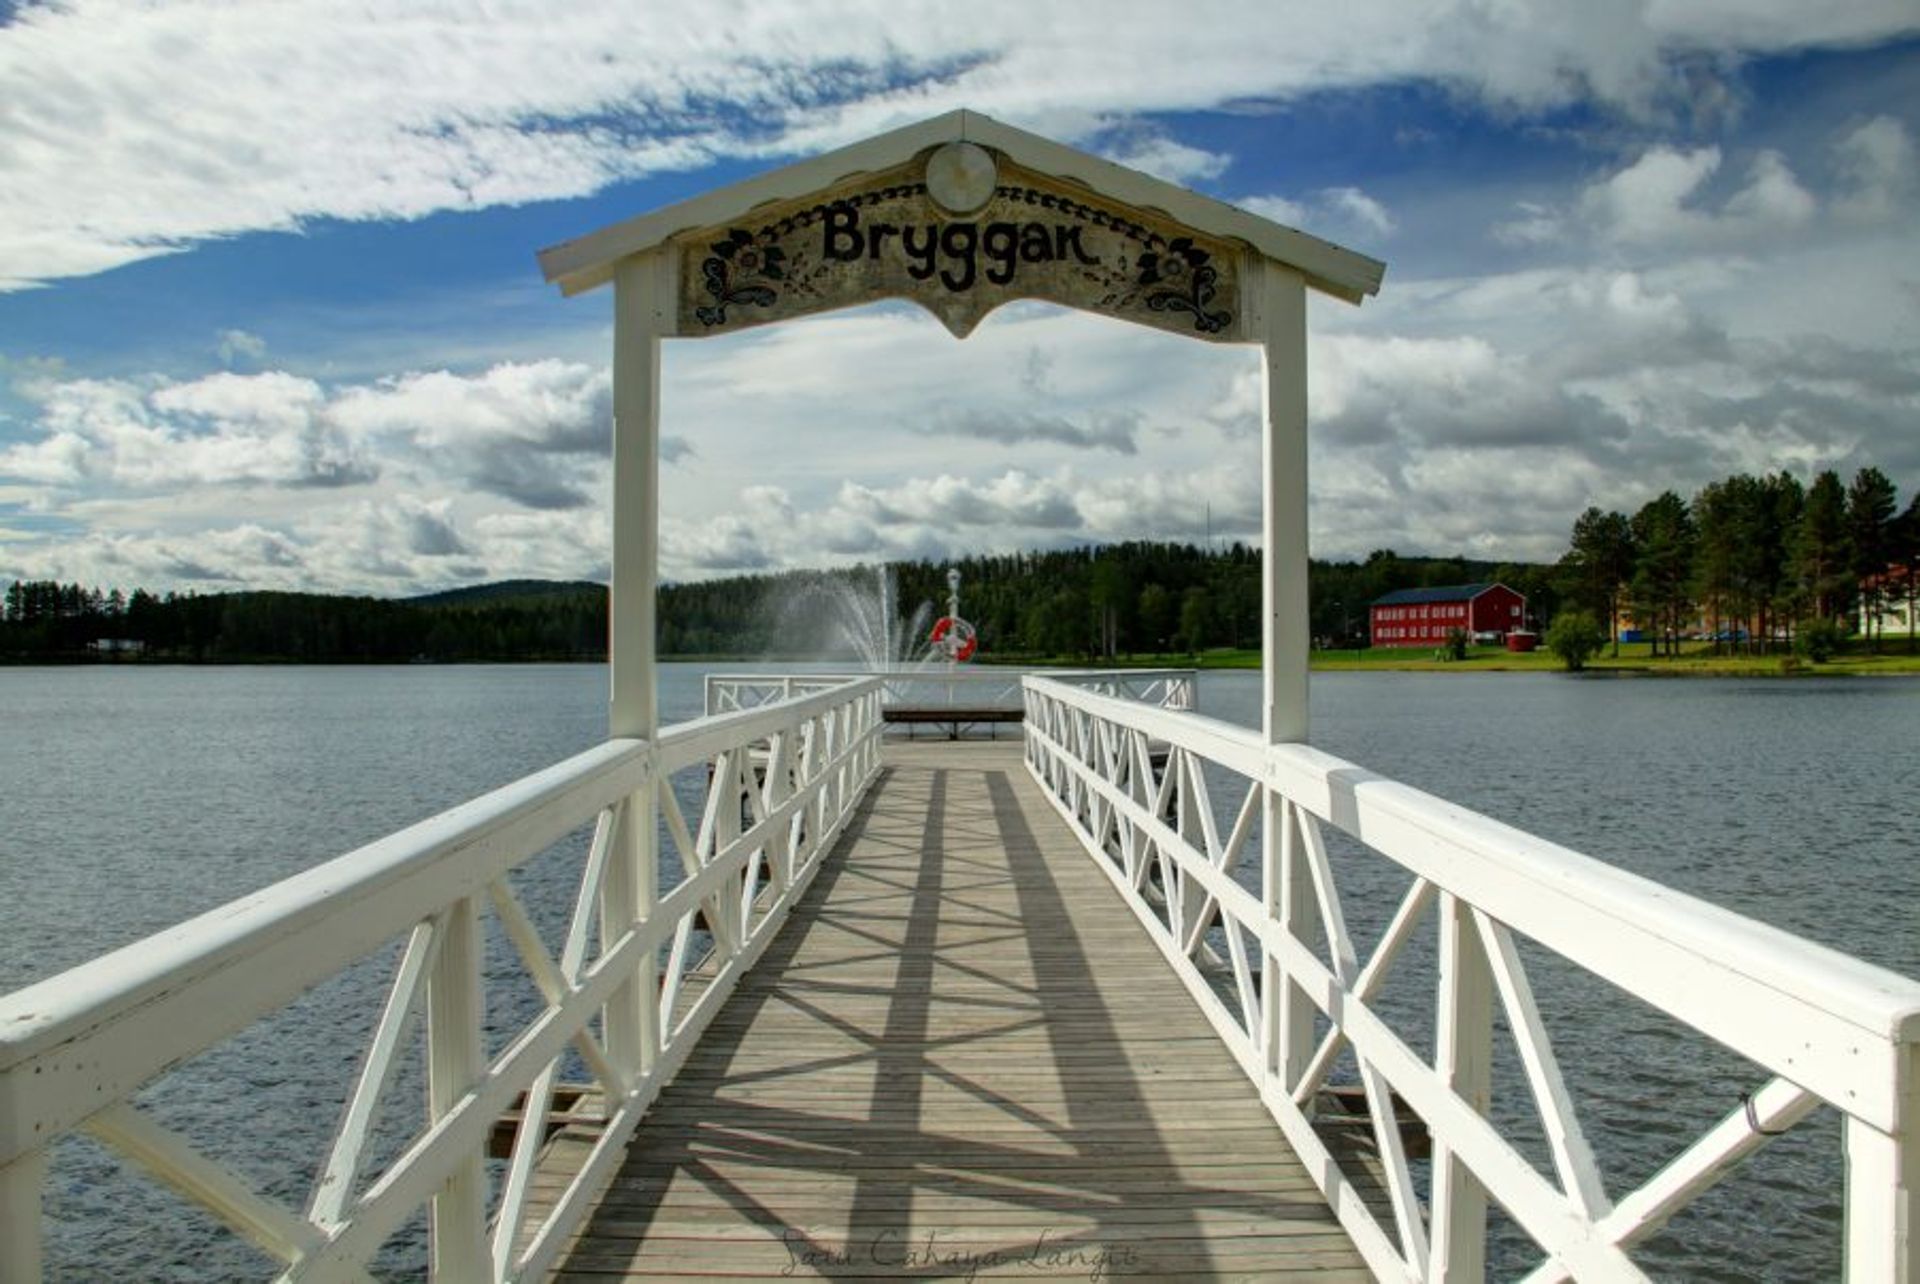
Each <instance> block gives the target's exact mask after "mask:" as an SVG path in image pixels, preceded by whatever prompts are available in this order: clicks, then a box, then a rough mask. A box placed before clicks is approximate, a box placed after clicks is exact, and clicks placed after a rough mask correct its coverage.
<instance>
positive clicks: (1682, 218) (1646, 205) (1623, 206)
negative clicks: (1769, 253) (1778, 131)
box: [1578, 147, 1817, 247]
mask: <svg viewBox="0 0 1920 1284" xmlns="http://www.w3.org/2000/svg"><path fill="white" fill-rule="evenodd" d="M1720 164H1721V152H1720V149H1719V148H1718V147H1700V148H1695V149H1694V150H1692V151H1681V150H1679V149H1676V148H1671V147H1653V148H1649V149H1648V150H1647V151H1646V152H1644V153H1643V154H1642V155H1641V157H1640V159H1638V160H1637V161H1635V162H1634V163H1633V164H1631V165H1629V166H1627V167H1626V168H1625V169H1622V170H1620V171H1619V172H1617V173H1615V174H1613V175H1610V176H1609V177H1607V178H1604V179H1601V180H1600V181H1598V182H1596V183H1594V184H1592V185H1591V186H1589V187H1588V188H1587V189H1586V191H1585V192H1583V193H1582V194H1581V196H1580V201H1579V206H1578V209H1579V213H1580V215H1581V216H1582V218H1583V220H1584V221H1585V223H1586V225H1587V226H1588V227H1590V228H1592V229H1593V230H1594V231H1595V232H1596V233H1597V234H1598V235H1599V236H1601V237H1602V238H1604V239H1606V240H1608V241H1613V242H1617V243H1621V244H1626V245H1633V246H1643V247H1644V246H1668V247H1671V246H1695V245H1711V244H1725V243H1738V242H1740V241H1742V240H1746V239H1751V238H1753V237H1758V236H1765V235H1770V234H1779V233H1787V232H1796V231H1799V230H1800V229H1802V228H1804V227H1805V226H1806V225H1807V224H1808V223H1809V222H1810V221H1811V220H1812V219H1813V216H1814V214H1815V212H1816V209H1817V204H1816V202H1815V200H1814V197H1813V195H1812V194H1811V193H1810V192H1808V191H1807V190H1806V188H1804V187H1802V186H1801V185H1800V182H1799V180H1798V179H1797V178H1795V177H1794V174H1793V171H1792V169H1791V168H1789V167H1788V165H1787V162H1786V158H1785V157H1783V156H1781V155H1780V154H1779V153H1778V152H1775V151H1770V150H1767V151H1761V152H1760V153H1758V154H1757V155H1756V156H1755V157H1754V159H1753V162H1752V164H1751V166H1750V167H1749V169H1748V171H1747V181H1746V183H1745V185H1744V186H1742V187H1741V188H1740V189H1739V190H1737V191H1735V192H1734V193H1733V194H1732V195H1731V196H1729V197H1728V198H1727V199H1726V201H1725V202H1724V203H1723V204H1722V205H1721V206H1720V208H1719V209H1717V210H1716V209H1714V208H1712V206H1711V203H1710V202H1709V201H1708V200H1706V199H1704V197H1703V189H1704V188H1705V186H1706V185H1707V183H1708V181H1709V180H1710V179H1711V178H1712V177H1713V176H1714V175H1715V173H1716V172H1717V171H1718V170H1719V168H1720Z"/></svg>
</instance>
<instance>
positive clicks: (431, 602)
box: [401, 580, 607, 606]
mask: <svg viewBox="0 0 1920 1284" xmlns="http://www.w3.org/2000/svg"><path fill="white" fill-rule="evenodd" d="M606 591H607V586H606V585H604V584H595V583H594V582H593V581H591V580H500V581H498V582H496V583H493V584H475V585H472V586H470V587H468V588H457V589H447V590H446V591H444V592H441V593H425V594H422V595H421V596H419V597H408V598H402V599H401V601H403V602H408V603H410V604H412V605H414V606H478V605H482V604H485V605H488V606H497V605H499V604H500V603H503V602H532V601H546V600H548V599H551V598H569V597H591V596H594V595H596V594H604V593H605V592H606Z"/></svg>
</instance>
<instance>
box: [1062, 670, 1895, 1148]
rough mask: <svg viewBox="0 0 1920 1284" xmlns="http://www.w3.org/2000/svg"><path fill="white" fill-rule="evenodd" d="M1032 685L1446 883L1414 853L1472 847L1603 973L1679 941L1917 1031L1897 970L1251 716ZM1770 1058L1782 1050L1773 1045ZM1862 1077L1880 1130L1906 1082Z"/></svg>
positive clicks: (1710, 1024)
mask: <svg viewBox="0 0 1920 1284" xmlns="http://www.w3.org/2000/svg"><path fill="white" fill-rule="evenodd" d="M1027 683H1028V685H1029V686H1033V687H1038V688H1040V689H1041V690H1043V691H1047V692H1048V694H1051V695H1054V696H1055V697H1056V698H1060V697H1062V696H1064V697H1065V698H1066V699H1067V700H1068V701H1069V702H1070V703H1074V704H1079V705H1082V706H1084V707H1085V708H1087V709H1088V711H1089V712H1093V713H1096V714H1098V716H1100V717H1102V718H1106V719H1109V720H1111V721H1114V722H1117V723H1120V724H1121V725H1124V726H1128V727H1132V728H1134V729H1137V730H1140V731H1144V732H1146V733H1147V734H1149V735H1152V736H1156V737H1159V738H1161V739H1164V740H1166V741H1167V742H1168V743H1169V744H1173V745H1177V746H1179V747H1181V748H1184V749H1189V750H1192V751H1193V752H1195V753H1198V754H1200V755H1201V756H1202V757H1209V758H1214V759H1216V760H1218V761H1221V762H1222V763H1223V764H1224V765H1226V766H1228V767H1230V768H1232V769H1234V770H1236V771H1238V772H1240V773H1241V774H1243V775H1247V776H1249V777H1250V778H1253V779H1260V780H1263V781H1265V782H1266V783H1267V784H1269V785H1271V786H1274V787H1276V788H1279V789H1280V790H1281V791H1282V792H1284V793H1286V794H1287V795H1288V796H1290V797H1293V798H1295V799H1297V800H1298V801H1300V802H1301V803H1302V804H1303V805H1304V806H1306V807H1307V808H1308V810H1310V811H1313V812H1315V813H1317V814H1319V815H1320V816H1321V817H1322V819H1325V820H1328V821H1330V822H1332V823H1333V824H1335V825H1337V826H1338V827H1339V828H1341V829H1343V830H1345V831H1347V832H1350V833H1353V834H1354V835H1355V836H1356V837H1359V838H1361V839H1363V840H1364V841H1366V842H1368V843H1369V845H1371V846H1373V847H1375V848H1376V849H1378V850H1380V851H1382V852H1383V853H1384V854H1386V855H1387V856H1389V857H1390V858H1392V859H1395V860H1396V861H1398V862H1399V863H1401V864H1402V865H1408V866H1409V867H1410V868H1414V870H1415V872H1416V873H1421V874H1424V875H1427V876H1430V877H1432V878H1434V880H1435V881H1436V882H1438V883H1440V884H1441V885H1443V886H1444V885H1446V884H1448V883H1449V882H1451V881H1452V873H1451V871H1449V870H1447V869H1444V868H1441V866H1443V865H1444V862H1443V861H1442V860H1441V859H1439V858H1438V857H1435V856H1432V855H1426V856H1420V855H1417V854H1416V849H1417V848H1418V846H1419V842H1420V840H1421V839H1424V840H1425V841H1427V842H1428V843H1433V842H1443V843H1444V844H1445V845H1446V847H1447V848H1448V849H1449V855H1450V856H1452V857H1455V858H1458V857H1459V856H1460V855H1461V854H1462V853H1471V854H1472V856H1473V858H1474V859H1477V860H1480V861H1485V862H1488V863H1491V864H1494V865H1497V866H1498V867H1499V872H1500V879H1501V880H1504V881H1507V882H1508V883H1509V886H1508V887H1507V888H1505V889H1504V890H1497V889H1495V883H1496V881H1500V880H1493V879H1488V880H1486V882H1487V886H1488V887H1489V889H1495V890H1492V894H1494V895H1495V896H1496V897H1497V899H1498V901H1499V908H1498V909H1496V908H1495V907H1494V906H1493V905H1485V902H1484V901H1480V902H1479V903H1481V904H1483V905H1485V907H1486V908H1487V909H1488V911H1489V912H1490V913H1494V914H1495V916H1496V917H1498V918H1501V919H1503V920H1504V921H1506V922H1508V923H1509V924H1511V925H1512V926H1513V927H1514V928H1515V929H1516V930H1518V931H1520V932H1521V933H1523V934H1524V935H1526V936H1529V937H1532V938H1533V939H1535V940H1537V941H1539V942H1540V943H1541V944H1542V945H1545V946H1546V947H1547V948H1549V949H1551V950H1553V951H1554V952H1556V953H1559V954H1562V955H1564V956H1565V957H1567V958H1569V959H1572V960H1573V961H1574V962H1576V963H1579V964H1580V965H1581V966H1583V967H1585V968H1587V969H1588V970H1589V971H1592V972H1593V973H1594V974H1595V975H1597V976H1599V977H1601V978H1602V979H1607V980H1615V979H1616V977H1615V976H1610V975H1609V973H1610V972H1613V973H1615V974H1616V975H1617V973H1618V972H1619V971H1620V970H1621V969H1622V968H1623V967H1624V965H1626V964H1627V963H1629V962H1631V963H1632V964H1633V968H1632V971H1633V972H1634V973H1636V974H1640V973H1645V974H1646V975H1649V976H1657V975H1658V969H1657V968H1654V967H1652V966H1651V965H1650V961H1649V960H1648V959H1647V958H1646V957H1645V954H1644V950H1645V949H1647V948H1652V949H1655V950H1671V951H1678V952H1684V953H1685V954H1686V955H1689V956H1692V957H1694V958H1697V959H1699V960H1703V961H1705V962H1707V963H1708V964H1710V965H1711V966H1713V967H1715V968H1717V969H1721V970H1724V971H1725V972H1726V973H1727V974H1728V975H1729V976H1730V977H1738V978H1740V979H1741V980H1743V981H1744V982H1746V983H1748V986H1747V987H1743V988H1747V989H1748V993H1747V994H1746V995H1745V997H1747V998H1749V999H1750V1000H1751V1001H1752V1002H1753V1003H1754V1004H1755V1005H1758V1004H1760V1003H1763V1002H1764V1001H1765V999H1766V998H1767V997H1768V995H1769V993H1771V994H1775V995H1778V996H1780V997H1781V998H1790V999H1791V1000H1792V1001H1794V1002H1795V1003H1797V1004H1799V1005H1802V1006H1803V1007H1804V1008H1806V1009H1808V1010H1811V1011H1814V1012H1818V1013H1823V1014H1825V1015H1827V1016H1830V1017H1832V1018H1835V1019H1837V1020H1841V1021H1844V1022H1846V1023H1847V1025H1848V1026H1849V1027H1851V1028H1853V1029H1855V1030H1857V1031H1858V1032H1859V1033H1861V1034H1863V1035H1866V1036H1869V1037H1871V1038H1874V1039H1876V1040H1880V1041H1883V1042H1885V1043H1887V1044H1906V1043H1914V1042H1920V981H1915V980H1913V979H1911V978H1909V977H1906V976H1902V975H1901V974H1900V973H1898V972H1894V971H1892V970H1890V969H1888V968H1883V967H1880V966H1878V965H1876V964H1873V963H1869V962H1866V961H1865V960H1862V959H1857V958H1854V957H1852V956H1851V955H1848V954H1844V953H1842V952H1840V951H1838V950H1835V949H1831V948H1829V947H1827V946H1824V945H1820V944H1817V943H1816V942H1813V941H1809V940H1807V939H1806V938H1804V937H1801V936H1797V935H1795V934H1794V933H1792V932H1789V931H1786V930H1784V929H1782V928H1778V927H1773V926H1771V925H1769V924H1766V923H1762V922H1760V921H1759V920H1757V919H1753V918H1749V917H1747V916H1745V915H1742V914H1738V913H1736V912H1734V911H1732V910H1729V909H1725V908H1723V907H1721V906H1718V905H1715V904H1713V903H1712V902H1710V901H1706V900H1703V899H1701V898H1699V897H1697V896H1693V895H1690V894H1688V893H1686V892H1682V891H1679V890H1677V889H1674V888H1670V887H1667V886H1664V885H1663V884H1660V883H1657V882H1655V881H1654V880H1652V879H1649V878H1645V877H1643V876H1641V875H1639V874H1634V873H1630V872H1629V871H1627V870H1624V869H1621V868H1619V867H1617V866H1614V865H1609V864H1607V863H1606V862H1604V861H1601V860H1597V859H1595V858H1594V857H1591V856H1588V855H1585V854H1583V853H1581V852H1578V851H1575V850H1573V849H1571V848H1568V847H1564V846H1561V845H1560V844H1558V843H1554V842H1551V841H1549V840H1547V839H1544V838H1540V837H1537V836H1535V835H1533V834H1529V833H1527V832H1525V831H1524V830H1520V829H1516V828H1514V827H1513V826H1511V825H1507V824H1504V823H1502V822H1501V821H1498V820H1495V819H1493V818H1492V817H1489V816H1484V815H1481V814H1480V813H1478V812H1475V811H1472V810H1471V809H1469V808H1466V807H1462V806H1460V805H1458V804H1455V803H1450V802H1447V801H1446V800H1445V799H1442V798H1438V797H1435V796H1434V795H1432V794H1429V793H1425V792H1423V791H1422V790H1419V789H1415V788H1414V787H1412V786H1410V785H1405V784H1401V783H1399V782H1398V781H1394V780H1390V779H1388V778H1386V777H1383V776H1380V775H1378V774H1376V773H1374V772H1371V771H1368V770H1366V769H1365V768H1362V767H1359V766H1356V765H1354V764H1353V763H1350V762H1347V761H1345V760H1343V759H1341V758H1337V757H1335V756H1334V755H1332V754H1329V753H1326V752H1324V751H1322V750H1318V749H1314V748H1311V747H1310V746H1307V745H1302V744H1280V745H1273V746H1268V745H1266V744H1265V743H1263V742H1262V740H1261V737H1260V735H1259V733H1257V732H1254V731H1251V730H1249V729H1247V728H1245V727H1241V726H1238V725H1235V724H1232V723H1226V722H1222V721H1220V720H1219V719H1216V718H1209V717H1206V716H1204V715H1199V714H1192V713H1183V712H1179V711H1174V710H1165V709H1159V708H1155V707H1152V706H1148V705H1142V704H1140V703H1138V702H1136V701H1131V700H1126V699H1123V698H1120V697H1116V696H1108V695H1102V694H1099V693H1097V692H1089V691H1085V690H1083V689H1081V688H1079V687H1077V686H1074V685H1072V684H1069V683H1063V682H1057V681H1055V680H1053V679H1052V677H1051V675H1048V676H1044V677H1043V676H1037V675H1036V676H1031V677H1029V678H1028V679H1027ZM1388 819H1391V820H1392V821H1394V822H1395V823H1397V824H1399V825H1402V826H1406V827H1409V828H1411V829H1413V830H1415V831H1417V834H1418V837H1416V836H1414V835H1409V834H1401V835H1382V834H1380V833H1378V832H1375V831H1377V830H1378V829H1379V828H1381V827H1382V826H1383V825H1384V824H1385V822H1386V821H1387V820H1388ZM1408 858H1412V863H1410V861H1409V859H1408ZM1511 880H1520V883H1512V881H1511ZM1522 883H1523V884H1525V885H1527V886H1530V887H1536V888H1542V889H1549V890H1551V891H1552V893H1553V894H1554V897H1555V898H1556V899H1566V900H1571V901H1574V902H1577V903H1578V904H1579V905H1580V906H1581V908H1582V909H1583V910H1584V911H1588V912H1591V913H1597V914H1604V915H1606V916H1607V918H1609V919H1611V920H1612V921H1614V922H1615V923H1617V924H1623V925H1632V926H1634V927H1636V928H1637V933H1636V934H1637V935H1638V936H1640V937H1641V938H1642V939H1641V940H1640V941H1639V942H1637V943H1636V945H1635V946H1634V947H1632V948H1623V947H1620V946H1618V945H1617V944H1615V943H1614V942H1612V941H1610V940H1609V939H1608V938H1607V936H1606V934H1604V933H1595V932H1593V931H1592V924H1591V921H1590V920H1587V919H1583V918H1575V919H1573V920H1570V921H1569V920H1564V919H1560V918H1556V917H1555V916H1554V915H1553V914H1551V913H1549V912H1546V911H1545V910H1542V909H1539V908H1533V909H1529V908H1528V897H1527V896H1525V895H1524V894H1522V893H1521V892H1519V891H1516V890H1514V888H1516V887H1518V886H1519V885H1520V884H1522ZM1469 899H1477V898H1476V897H1472V896H1470V897H1469ZM1636 952H1638V953H1636ZM1596 963H1598V964H1599V965H1598V966H1596ZM1748 987H1750V988H1748ZM1635 992H1636V993H1639V994H1640V997H1642V998H1644V999H1647V1000H1648V1001H1649V1002H1652V1003H1654V1004H1656V1005H1657V1006H1659V1007H1661V1008H1663V1009H1664V1010H1666V1011H1668V1012H1670V1013H1672V1014H1673V1015H1675V1016H1677V1017H1679V1018H1680V1019H1681V1020H1683V1021H1686V1022H1687V1023H1688V1024H1690V1025H1694V1026H1696V1027H1697V1028H1701V1029H1703V1030H1708V1031H1710V1032H1711V1031H1717V1030H1720V1029H1724V1028H1726V1027H1727V1026H1728V1025H1729V1024H1730V1023H1732V1022H1748V1021H1751V1022H1752V1023H1753V1024H1754V1029H1753V1030H1752V1031H1751V1033H1753V1034H1762V1033H1764V1034H1766V1035H1768V1036H1769V1040H1768V1041H1769V1042H1778V1043H1783V1044H1784V1043H1785V1042H1787V1041H1788V1040H1785V1039H1779V1040H1775V1039H1773V1038H1772V1037H1771V1036H1773V1035H1776V1034H1783V1033H1792V1032H1790V1031H1783V1029H1782V1027H1783V1026H1785V1025H1786V1024H1787V1022H1785V1021H1783V1020H1782V1019H1781V1017H1780V1014H1779V1013H1778V1011H1777V1010H1775V1011H1772V1012H1768V1011H1766V1010H1764V1009H1760V1010H1754V1008H1752V1007H1749V1008H1746V1009H1744V1010H1740V1011H1729V1010H1728V1005H1727V996H1726V995H1725V994H1724V993H1723V992H1712V993H1703V992H1699V991H1697V990H1694V989H1691V988H1689V987H1687V986H1685V985H1681V984H1675V985H1673V986H1671V987H1662V988H1661V989H1660V990H1659V991H1658V992H1654V993H1649V992H1647V991H1645V990H1636V991H1635ZM1716 1037H1719V1036H1718V1035H1716ZM1722 1042H1728V1043H1729V1046H1732V1047H1734V1048H1735V1049H1736V1050H1739V1051H1743V1052H1748V1054H1749V1055H1752V1053H1751V1052H1750V1051H1749V1049H1748V1047H1745V1046H1742V1045H1743V1044H1751V1043H1752V1042H1753V1039H1752V1038H1745V1039H1741V1040H1739V1041H1729V1040H1727V1039H1725V1038H1722ZM1791 1042H1792V1043H1795V1044H1799V1043H1804V1042H1807V1040H1806V1037H1805V1033H1804V1032H1800V1033H1799V1034H1798V1035H1796V1036H1795V1037H1793V1038H1792V1039H1791ZM1756 1059H1761V1058H1756ZM1771 1059H1773V1060H1776V1061H1778V1060H1780V1059H1782V1057H1781V1053H1780V1051H1779V1050H1778V1049H1775V1050H1774V1055H1773V1057H1772V1058H1771ZM1771 1068H1773V1069H1775V1070H1776V1071H1778V1072H1780V1073H1786V1074H1791V1073H1792V1072H1793V1070H1794V1067H1793V1066H1792V1065H1779V1064H1776V1065H1773V1066H1772V1067H1771ZM1803 1069H1804V1067H1803ZM1860 1077H1861V1078H1862V1079H1864V1080H1868V1082H1864V1083H1862V1084H1861V1085H1860V1086H1859V1088H1858V1091H1861V1092H1866V1093H1869V1094H1871V1096H1872V1097H1874V1098H1877V1099H1879V1101H1880V1105H1881V1106H1882V1109H1876V1110H1873V1111H1871V1112H1870V1113H1868V1114H1867V1115H1866V1117H1868V1118H1869V1119H1870V1120H1872V1121H1874V1122H1876V1123H1877V1125H1878V1126H1880V1127H1883V1128H1885V1127H1888V1126H1889V1124H1888V1122H1887V1120H1888V1119H1889V1118H1890V1110H1891V1106H1892V1095H1893V1094H1894V1093H1895V1092H1897V1091H1898V1090H1899V1088H1898V1084H1897V1083H1896V1082H1895V1081H1894V1080H1893V1078H1892V1077H1891V1076H1887V1077H1885V1078H1884V1079H1881V1080H1880V1081H1878V1082H1872V1080H1873V1079H1874V1076H1870V1075H1863V1076H1860ZM1822 1078H1823V1079H1825V1080H1826V1081H1827V1082H1826V1086H1825V1089H1824V1090H1822V1087H1821V1085H1820V1084H1814V1083H1809V1084H1807V1085H1806V1086H1808V1087H1809V1088H1812V1089H1814V1090H1815V1091H1818V1092H1820V1095H1822V1096H1824V1097H1826V1098H1827V1099H1828V1100H1829V1101H1833V1102H1834V1104H1836V1105H1839V1106H1841V1107H1842V1108H1845V1109H1850V1110H1851V1111H1852V1112H1853V1113H1861V1108H1860V1103H1858V1102H1857V1101H1856V1102H1855V1103H1849V1102H1847V1101H1846V1100H1845V1097H1846V1094H1845V1093H1844V1092H1841V1091H1836V1090H1835V1087H1834V1084H1833V1082H1832V1076H1831V1075H1823V1076H1822Z"/></svg>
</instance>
